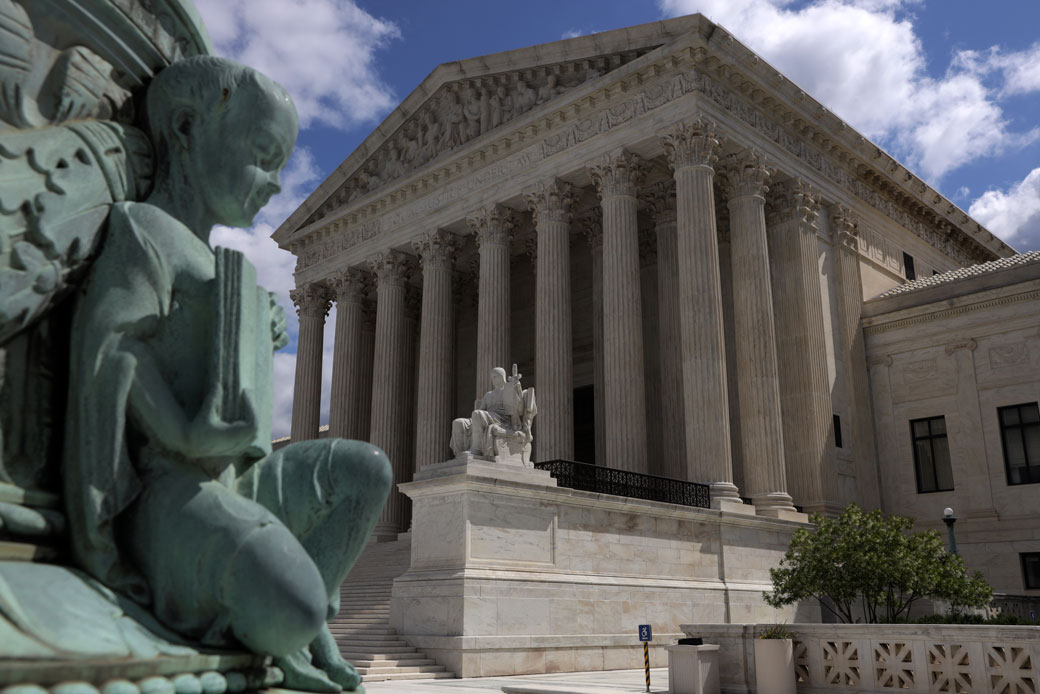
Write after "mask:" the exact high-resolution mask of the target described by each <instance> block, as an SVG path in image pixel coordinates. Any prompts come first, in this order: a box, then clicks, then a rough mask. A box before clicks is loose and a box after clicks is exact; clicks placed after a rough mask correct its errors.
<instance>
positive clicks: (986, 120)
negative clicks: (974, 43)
mask: <svg viewBox="0 0 1040 694" xmlns="http://www.w3.org/2000/svg"><path fill="white" fill-rule="evenodd" d="M915 4H917V3H916V2H913V1H910V0H817V1H816V2H812V3H810V4H808V5H805V6H802V7H798V8H795V7H793V6H792V3H791V1H790V0H659V5H660V7H661V8H662V10H663V11H664V12H665V13H667V14H670V15H673V14H674V15H677V14H687V13H691V12H702V13H704V14H705V15H706V16H708V17H709V18H711V19H712V20H713V21H715V22H718V23H720V24H722V25H723V26H724V27H726V28H727V29H728V30H730V31H732V32H733V33H734V35H735V36H736V37H737V38H738V39H739V40H740V41H742V42H743V43H745V44H746V45H747V46H748V47H749V48H751V49H752V50H754V51H755V52H756V53H758V54H760V55H762V56H763V57H764V58H765V59H766V60H768V61H769V62H770V63H771V64H772V65H773V66H774V67H776V68H777V69H778V70H780V71H781V72H782V73H784V74H785V75H786V76H788V77H790V78H791V79H792V80H793V81H794V82H795V83H797V84H798V85H799V86H800V87H802V88H803V89H804V90H805V91H806V92H808V93H809V94H811V95H812V96H813V97H814V98H816V99H818V100H819V101H820V102H821V103H823V104H824V105H826V106H827V107H828V108H830V109H831V110H832V111H834V113H836V114H837V115H838V116H839V117H841V118H842V119H844V120H846V121H848V122H849V123H851V124H852V125H853V126H854V127H855V128H856V129H857V130H859V131H860V132H862V133H863V134H864V135H866V136H867V137H869V138H871V139H874V140H876V141H878V142H879V143H881V144H883V145H884V146H886V147H888V148H890V149H892V150H893V152H894V154H896V155H897V156H899V157H900V158H902V159H904V160H905V161H906V162H907V163H908V164H909V165H910V166H911V167H913V168H915V169H918V170H919V171H920V172H921V174H922V175H923V176H924V177H925V178H927V179H929V180H930V181H931V182H932V183H933V184H937V183H938V182H939V180H940V179H941V178H942V176H943V175H944V174H946V173H948V172H950V171H952V170H954V169H956V168H957V167H959V166H961V165H963V164H965V163H967V162H969V161H971V160H973V159H976V158H978V157H983V156H991V155H995V154H999V153H1000V152H1002V151H1004V150H1005V149H1007V148H1008V147H1010V146H1015V145H1021V144H1023V143H1024V142H1027V141H1030V140H1032V139H1035V138H1036V137H1037V136H1038V135H1040V133H1037V132H1030V133H1024V134H1018V133H1013V132H1011V131H1010V130H1009V125H1008V121H1007V119H1006V118H1005V116H1004V113H1003V110H1002V109H1001V107H1000V105H999V104H998V102H997V99H998V98H999V94H998V93H994V91H993V90H991V89H989V88H988V87H987V86H986V85H985V84H984V82H983V79H982V75H981V72H980V70H978V69H969V67H968V64H967V61H966V60H953V61H951V64H950V66H949V70H948V71H947V72H946V74H945V75H944V76H943V77H942V78H939V79H936V78H933V77H930V76H929V75H928V73H927V71H926V56H925V52H924V49H923V47H922V45H921V41H920V39H919V38H918V36H917V34H916V33H915V31H914V26H913V23H912V21H911V17H910V15H909V14H908V12H907V10H908V9H911V8H912V6H913V5H915ZM1025 64H1026V63H1025V62H1023V65H1025ZM1020 72H1021V76H1019V77H1016V79H1017V80H1018V81H1017V82H1016V84H1019V83H1021V84H1026V83H1028V75H1030V74H1032V73H1030V72H1029V71H1028V70H1027V69H1026V68H1022V70H1021V71H1020ZM1015 74H1016V75H1018V74H1019V73H1018V72H1016V73H1015Z"/></svg>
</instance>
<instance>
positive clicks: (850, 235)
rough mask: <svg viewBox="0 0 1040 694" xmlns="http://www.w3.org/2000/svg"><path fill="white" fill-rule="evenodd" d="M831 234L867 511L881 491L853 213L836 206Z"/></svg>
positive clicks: (858, 464) (858, 470) (877, 501)
mask: <svg viewBox="0 0 1040 694" xmlns="http://www.w3.org/2000/svg"><path fill="white" fill-rule="evenodd" d="M831 233H832V234H833V236H834V238H835V241H836V244H835V245H836V258H835V260H836V263H835V275H836V280H837V282H836V284H837V290H838V316H839V321H840V323H841V344H842V345H843V346H844V348H845V349H844V354H845V355H847V359H848V362H846V363H847V365H848V368H847V369H846V370H845V373H846V376H847V388H848V391H847V392H848V394H849V417H850V419H852V422H851V424H852V441H851V442H846V443H845V446H846V447H851V448H852V453H853V455H854V456H855V458H856V483H857V486H858V488H859V496H860V502H861V503H862V504H863V506H864V507H865V508H876V507H877V506H879V505H880V503H881V497H880V491H879V487H878V478H877V465H876V456H877V452H876V448H875V443H874V433H873V426H872V422H873V415H872V414H871V411H870V383H869V381H868V376H867V358H866V353H865V349H864V346H863V331H862V330H861V329H860V325H859V321H860V311H861V310H862V306H863V284H862V279H861V277H860V269H859V267H860V266H859V250H858V243H859V241H858V237H859V228H858V224H857V222H856V219H855V218H854V217H853V216H852V213H851V211H850V210H849V209H848V208H847V207H845V206H843V205H837V206H835V207H834V208H832V212H831Z"/></svg>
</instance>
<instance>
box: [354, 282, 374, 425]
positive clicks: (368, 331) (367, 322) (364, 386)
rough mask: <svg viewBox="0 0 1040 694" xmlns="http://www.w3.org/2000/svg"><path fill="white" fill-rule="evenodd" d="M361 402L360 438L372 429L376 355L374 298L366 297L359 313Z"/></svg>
mask: <svg viewBox="0 0 1040 694" xmlns="http://www.w3.org/2000/svg"><path fill="white" fill-rule="evenodd" d="M361 318H362V324H361V360H360V361H361V396H360V400H361V402H363V403H365V406H364V407H362V408H361V415H360V417H359V418H358V419H359V421H360V428H361V431H362V432H364V434H363V436H362V437H361V438H362V439H367V438H368V437H369V434H370V433H371V431H372V368H373V367H374V366H375V355H376V304H375V300H373V299H371V298H366V300H365V304H364V310H363V311H362V314H361Z"/></svg>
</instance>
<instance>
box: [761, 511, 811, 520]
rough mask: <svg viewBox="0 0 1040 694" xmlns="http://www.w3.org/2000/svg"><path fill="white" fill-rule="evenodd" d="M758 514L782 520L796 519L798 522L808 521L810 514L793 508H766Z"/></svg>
mask: <svg viewBox="0 0 1040 694" xmlns="http://www.w3.org/2000/svg"><path fill="white" fill-rule="evenodd" d="M757 515H759V516H763V517H765V518H778V519H780V520H789V521H795V522H798V523H808V522H809V514H808V513H802V512H801V511H796V510H794V509H793V508H764V509H761V510H759V511H758V513H757Z"/></svg>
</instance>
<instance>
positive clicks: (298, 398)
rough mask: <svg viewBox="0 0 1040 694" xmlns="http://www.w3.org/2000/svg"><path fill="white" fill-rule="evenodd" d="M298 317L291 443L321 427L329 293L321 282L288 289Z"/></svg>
mask: <svg viewBox="0 0 1040 694" xmlns="http://www.w3.org/2000/svg"><path fill="white" fill-rule="evenodd" d="M289 296H290V297H291V298H292V301H293V303H294V304H296V313H297V315H299V317H300V332H299V336H298V338H297V342H296V380H295V381H294V382H293V409H292V424H291V425H290V426H291V429H290V437H291V438H292V440H293V441H294V442H296V441H306V440H308V439H316V438H318V427H319V426H321V360H322V353H323V344H322V343H323V333H324V332H325V318H326V316H328V315H329V309H330V308H331V307H332V301H331V298H332V296H331V294H330V292H329V290H328V288H327V287H325V286H324V285H322V284H317V283H314V284H308V285H305V286H303V287H298V288H296V289H294V290H293V291H291V292H289Z"/></svg>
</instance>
